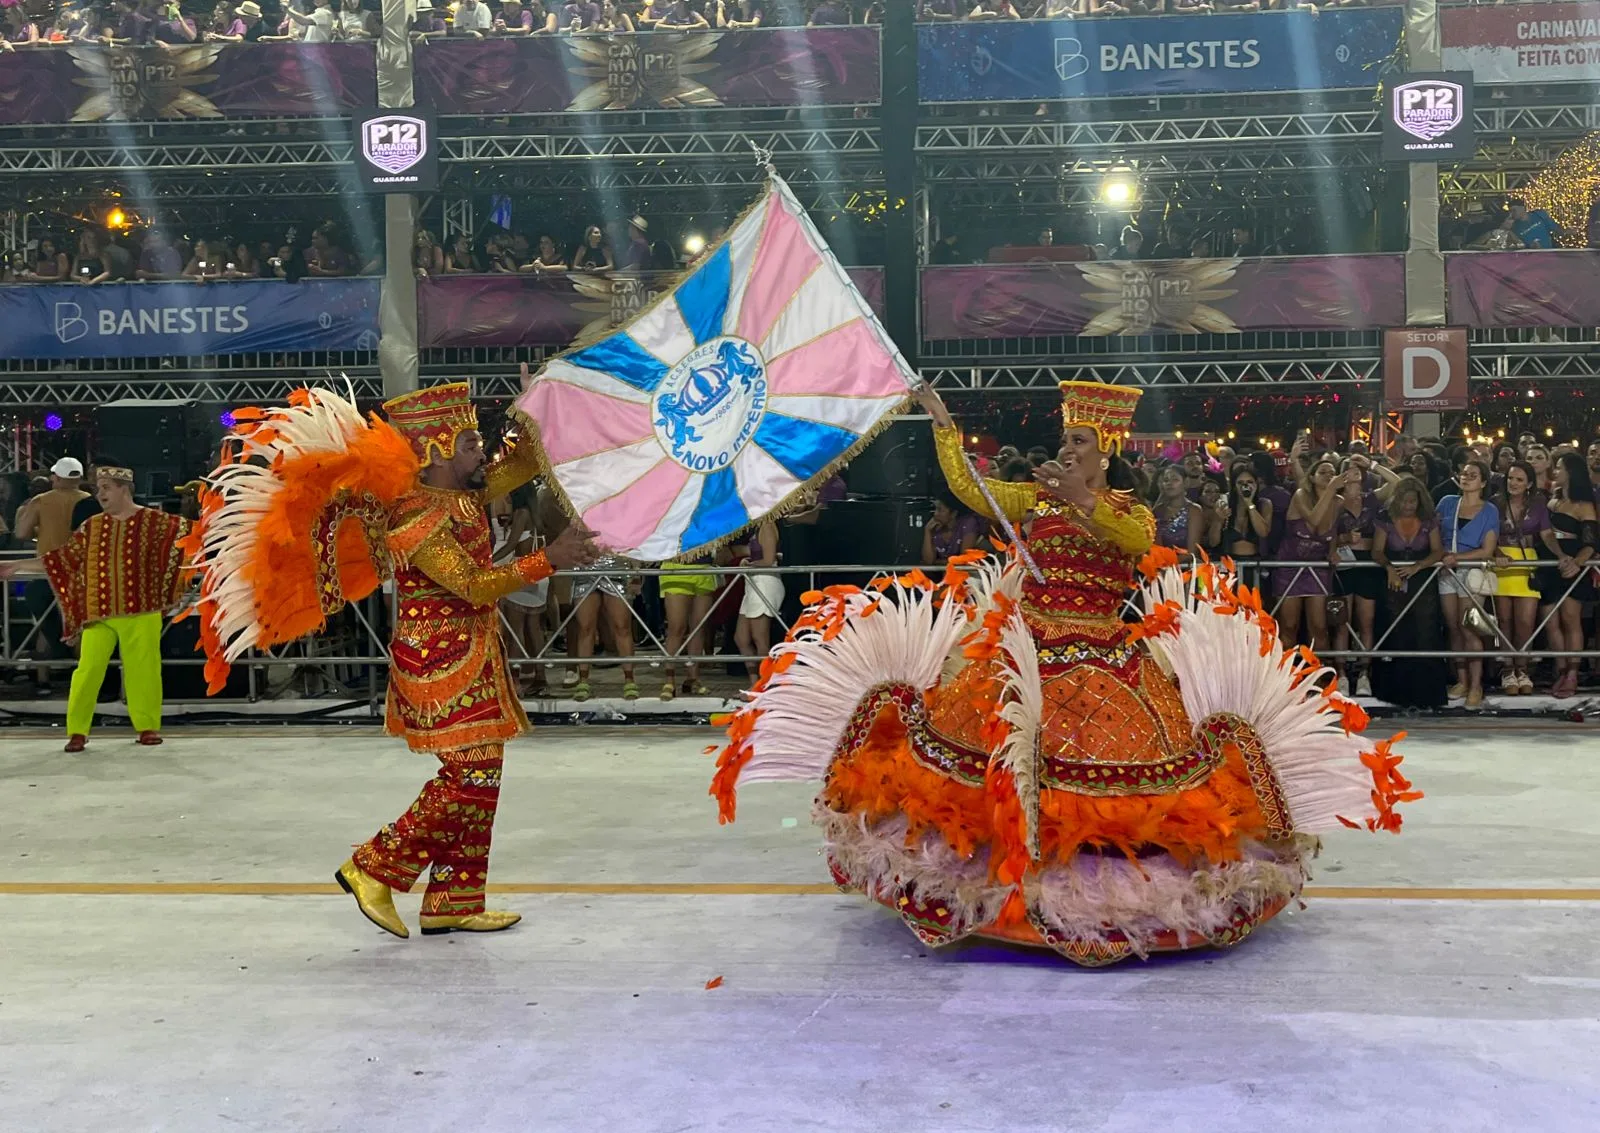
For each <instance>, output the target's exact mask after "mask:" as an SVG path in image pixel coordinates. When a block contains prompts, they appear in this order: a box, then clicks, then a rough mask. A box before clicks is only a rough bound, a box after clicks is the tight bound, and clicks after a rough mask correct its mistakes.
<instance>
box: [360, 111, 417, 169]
mask: <svg viewBox="0 0 1600 1133" xmlns="http://www.w3.org/2000/svg"><path fill="white" fill-rule="evenodd" d="M428 144H429V139H428V124H427V123H426V122H424V121H423V120H422V119H420V118H412V117H410V116H409V115H405V114H387V115H384V116H383V117H381V118H370V119H368V120H367V121H366V122H365V123H364V124H363V125H362V128H361V156H363V157H365V158H366V159H367V160H368V161H369V162H371V163H372V164H373V165H376V166H377V167H378V168H379V169H381V170H383V171H384V172H385V173H390V174H398V173H404V172H405V171H406V170H408V169H410V168H411V167H412V166H413V165H415V164H417V162H419V161H421V160H422V159H423V158H424V157H426V156H427V154H428Z"/></svg>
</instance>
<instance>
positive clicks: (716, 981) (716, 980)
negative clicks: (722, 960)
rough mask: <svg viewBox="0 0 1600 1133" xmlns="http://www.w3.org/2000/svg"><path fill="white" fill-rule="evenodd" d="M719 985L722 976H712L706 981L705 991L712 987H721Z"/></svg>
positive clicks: (720, 984)
mask: <svg viewBox="0 0 1600 1133" xmlns="http://www.w3.org/2000/svg"><path fill="white" fill-rule="evenodd" d="M721 986H722V977H721V976H713V977H712V978H711V979H709V980H707V981H706V990H707V991H710V990H711V989H712V988H714V987H721Z"/></svg>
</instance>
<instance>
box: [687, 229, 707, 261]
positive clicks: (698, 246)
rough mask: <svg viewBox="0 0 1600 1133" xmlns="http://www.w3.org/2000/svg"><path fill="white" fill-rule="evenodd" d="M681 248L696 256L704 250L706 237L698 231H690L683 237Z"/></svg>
mask: <svg viewBox="0 0 1600 1133" xmlns="http://www.w3.org/2000/svg"><path fill="white" fill-rule="evenodd" d="M683 250H684V251H685V252H687V253H689V255H691V256H698V255H699V254H700V253H701V252H703V251H705V250H706V238H705V237H704V236H702V235H700V233H698V232H691V233H689V235H687V236H685V237H684V238H683Z"/></svg>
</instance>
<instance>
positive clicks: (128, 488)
mask: <svg viewBox="0 0 1600 1133" xmlns="http://www.w3.org/2000/svg"><path fill="white" fill-rule="evenodd" d="M132 495H133V485H132V484H129V483H128V482H127V481H126V480H113V479H112V478H111V477H109V476H98V477H96V478H95V482H94V498H95V501H96V502H97V503H99V505H100V508H101V510H102V511H116V510H118V509H119V508H120V507H122V506H123V505H124V504H125V503H127V501H128V500H129V498H131V497H132Z"/></svg>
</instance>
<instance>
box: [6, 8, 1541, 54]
mask: <svg viewBox="0 0 1600 1133" xmlns="http://www.w3.org/2000/svg"><path fill="white" fill-rule="evenodd" d="M888 2H890V0H449V2H448V3H447V2H446V0H439V2H438V3H435V2H434V0H417V5H416V16H415V19H414V21H413V24H412V28H411V33H412V36H413V38H415V39H419V40H421V39H434V38H443V37H446V36H465V37H473V38H479V39H482V38H485V37H491V36H507V35H510V36H525V35H558V34H576V35H582V34H615V33H618V32H640V31H655V30H667V31H672V30H682V31H693V30H695V29H699V28H705V29H712V28H719V29H740V28H762V27H769V28H770V27H819V26H832V25H847V24H881V23H882V22H883V15H884V10H885V7H886V4H887V3H888ZM903 2H905V3H915V4H916V6H917V7H916V17H917V19H918V20H919V21H921V22H925V23H957V22H983V21H992V20H1031V19H1051V20H1061V19H1081V18H1086V17H1095V16H1117V15H1163V14H1194V13H1201V12H1211V11H1217V12H1258V11H1284V10H1296V9H1299V10H1311V11H1315V10H1317V9H1319V8H1324V9H1326V8H1365V7H1376V6H1380V5H1384V4H1396V3H1401V2H1403V0H1317V2H1316V3H1311V2H1309V0H903ZM1466 2H1479V0H1466ZM1481 2H1485V3H1488V2H1494V3H1499V2H1502V0H1481ZM1513 2H1540V0H1513ZM381 8H382V3H381V0H221V2H220V3H218V4H216V6H215V7H213V8H210V9H209V10H208V9H206V8H205V7H204V5H202V4H197V3H193V2H192V0H191V2H182V0H3V2H0V11H3V12H4V25H3V28H0V52H3V51H11V50H14V49H16V48H19V47H33V46H50V45H52V44H69V43H82V42H98V43H105V44H116V45H120V44H149V43H156V44H170V45H179V44H188V43H198V42H222V43H271V42H279V43H282V42H291V41H294V42H302V43H332V42H336V41H359V40H373V39H376V38H378V35H379V33H380V25H381V22H382V17H381V15H380V13H381Z"/></svg>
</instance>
